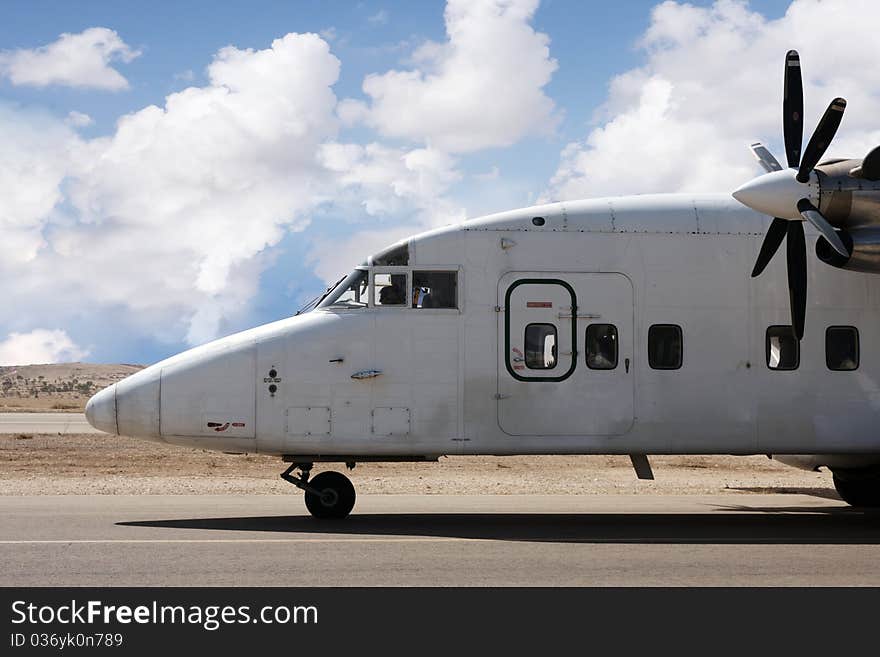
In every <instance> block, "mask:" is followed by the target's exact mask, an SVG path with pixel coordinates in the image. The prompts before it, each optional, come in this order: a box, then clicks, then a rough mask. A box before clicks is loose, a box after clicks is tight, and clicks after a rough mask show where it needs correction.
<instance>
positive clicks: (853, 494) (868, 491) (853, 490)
mask: <svg viewBox="0 0 880 657" xmlns="http://www.w3.org/2000/svg"><path fill="white" fill-rule="evenodd" d="M833 479H834V487H835V488H836V489H837V493H838V494H839V495H840V496H841V497H842V498H843V501H844V502H846V503H847V504H849V505H850V506H861V507H880V478H878V477H860V476H858V475H856V476H848V475H838V474H836V473H835V474H834V477H833Z"/></svg>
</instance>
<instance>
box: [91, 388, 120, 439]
mask: <svg viewBox="0 0 880 657" xmlns="http://www.w3.org/2000/svg"><path fill="white" fill-rule="evenodd" d="M86 420H88V422H89V424H91V425H92V426H93V427H95V429H98V430H99V431H105V432H107V433H113V434H115V433H119V430H118V428H117V425H116V384H115V383H114V384H113V385H112V386H109V387H107V388H104V389H103V390H102V391H101V392H99V393H98V394H96V395H95V396H94V397H92V398H91V399H90V400H89V402H88V403H87V404H86Z"/></svg>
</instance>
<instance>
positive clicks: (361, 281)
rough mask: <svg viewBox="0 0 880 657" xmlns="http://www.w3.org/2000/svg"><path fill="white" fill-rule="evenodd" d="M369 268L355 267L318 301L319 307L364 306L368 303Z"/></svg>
mask: <svg viewBox="0 0 880 657" xmlns="http://www.w3.org/2000/svg"><path fill="white" fill-rule="evenodd" d="M367 282H368V279H367V270H366V269H355V270H354V271H353V272H351V273H350V274H349V275H348V276H346V277H345V278H343V279H342V280H341V281H339V283H337V284H336V285H335V286H334V287H333V289H331V290H330V291H329V292H328V293H327V294H326V295H324V297H323V298H322V299H319V302H318V303H317V307H318V308H329V307H331V306H336V307H340V306H341V307H348V308H362V307H364V306H366V305H367Z"/></svg>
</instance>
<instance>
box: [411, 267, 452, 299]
mask: <svg viewBox="0 0 880 657" xmlns="http://www.w3.org/2000/svg"><path fill="white" fill-rule="evenodd" d="M457 278H458V273H457V272H454V271H414V272H413V287H412V290H413V293H412V307H413V308H457V307H458V283H457Z"/></svg>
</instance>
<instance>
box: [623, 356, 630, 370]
mask: <svg viewBox="0 0 880 657" xmlns="http://www.w3.org/2000/svg"><path fill="white" fill-rule="evenodd" d="M623 366H624V367H625V368H626V373H627V374H629V358H624V359H623Z"/></svg>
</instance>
